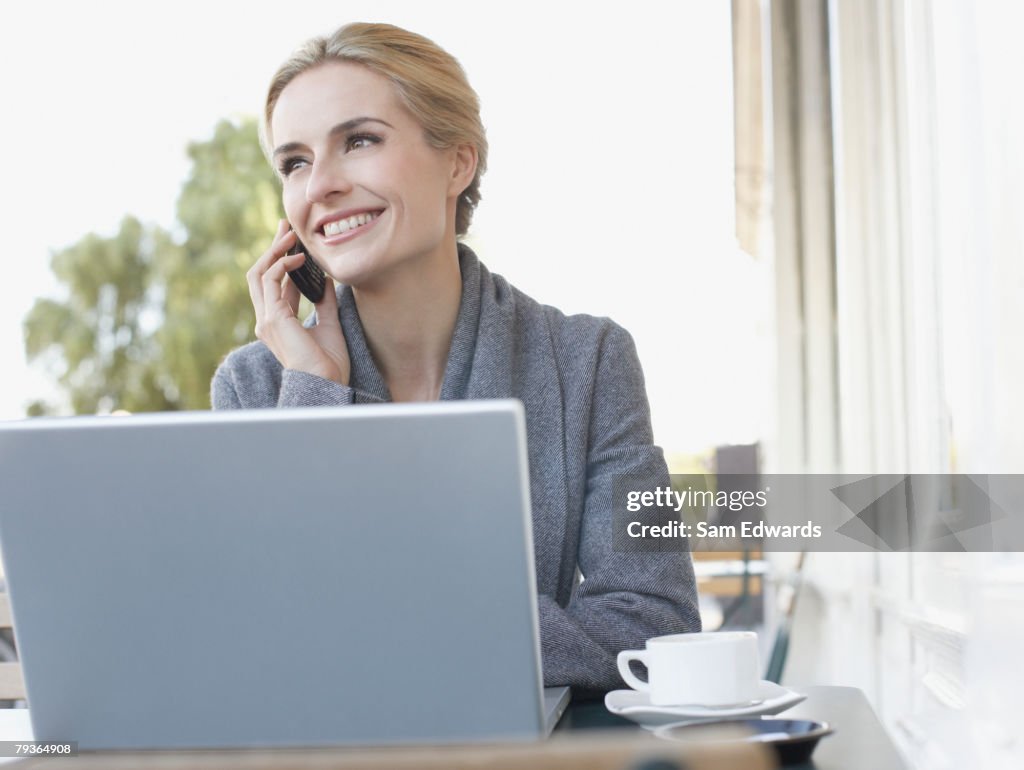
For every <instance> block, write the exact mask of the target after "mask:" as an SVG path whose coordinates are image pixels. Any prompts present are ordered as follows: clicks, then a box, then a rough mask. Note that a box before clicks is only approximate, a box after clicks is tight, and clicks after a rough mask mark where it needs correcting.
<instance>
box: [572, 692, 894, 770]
mask: <svg viewBox="0 0 1024 770" xmlns="http://www.w3.org/2000/svg"><path fill="white" fill-rule="evenodd" d="M790 689H793V690H796V691H797V692H802V693H806V694H807V700H805V701H803V702H802V703H798V704H797V705H796V706H793V707H792V708H790V709H787V710H786V711H783V712H781V713H780V714H778V715H777V716H778V718H779V719H813V720H815V721H817V722H828V723H829V725H831V727H832V729H833V730H834V732H833V733H832V734H831V735H827V736H825V737H824V738H822V739H821V742H820V743H819V744H818V747H817V748H816V749H815V750H814V755H813V756H812V758H811V761H810V762H806V763H804V764H800V765H787V768H792V769H793V770H854V768H856V769H857V770H860V769H861V768H865V769H866V768H870V770H906V768H907V764H906V762H904V760H903V758H902V757H901V756H900V754H899V752H898V751H897V750H896V747H895V745H894V744H893V742H892V739H891V738H890V737H889V734H888V733H887V732H886V730H885V728H884V727H882V723H881V722H880V721H879V720H878V717H877V716H876V715H875V712H874V709H872V708H871V704H869V703H868V701H867V698H865V697H864V693H863V692H861V691H860V690H858V689H857V688H855V687H832V686H814V687H791V688H790ZM601 728H605V729H607V728H622V729H632V730H640V729H643V728H640V727H638V726H637V725H636V723H635V722H631V721H629V720H628V719H624V718H622V717H619V716H616V715H615V714H612V713H610V712H609V711H608V710H607V709H606V708H605V707H604V701H603V700H592V701H582V702H580V701H575V700H574V701H573V702H572V703H571V704H570V705H569V708H568V709H566V712H565V715H564V716H563V717H562V719H561V720H559V722H558V725H557V726H556V727H555V730H556V732H560V731H564V730H591V729H601Z"/></svg>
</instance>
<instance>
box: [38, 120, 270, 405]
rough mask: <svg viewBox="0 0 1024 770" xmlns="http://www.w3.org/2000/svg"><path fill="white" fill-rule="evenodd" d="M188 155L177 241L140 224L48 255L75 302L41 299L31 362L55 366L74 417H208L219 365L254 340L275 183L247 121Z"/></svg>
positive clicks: (128, 220) (223, 127)
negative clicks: (202, 413)
mask: <svg viewBox="0 0 1024 770" xmlns="http://www.w3.org/2000/svg"><path fill="white" fill-rule="evenodd" d="M188 154H189V157H190V159H191V161H192V168H191V171H190V174H189V178H188V179H187V181H186V182H185V185H184V187H183V188H182V191H181V194H180V196H179V198H178V204H177V215H178V223H179V225H180V231H176V237H175V236H172V234H171V233H169V232H167V231H166V230H163V229H162V228H160V227H156V226H147V225H144V224H143V223H141V222H139V221H138V220H137V219H136V218H135V217H132V216H126V217H125V218H124V219H123V220H122V222H121V226H120V229H119V231H118V232H117V233H116V234H115V235H114V236H112V237H102V236H99V235H95V234H89V235H86V236H85V237H84V238H82V239H81V240H80V241H78V242H77V243H75V244H74V245H72V246H71V247H69V248H67V249H64V250H63V251H60V252H58V253H56V254H54V255H53V258H52V269H53V271H54V273H55V274H56V276H57V278H58V279H59V280H60V281H61V283H63V284H64V286H65V287H66V289H67V298H66V299H64V300H56V299H49V298H47V299H40V300H37V301H36V303H35V304H34V306H33V307H32V309H31V311H30V312H29V314H28V316H27V317H26V319H25V323H24V331H25V349H26V353H27V355H28V358H29V360H30V361H35V360H42V361H45V362H46V363H47V364H48V365H49V368H50V369H51V370H52V371H53V372H54V374H55V376H56V377H57V379H58V382H59V383H60V385H61V387H62V388H63V389H64V390H65V391H66V393H67V395H68V397H69V399H70V402H71V406H72V409H73V410H74V412H76V413H95V412H105V411H111V410H114V409H125V410H127V411H131V412H146V411H167V410H175V409H206V408H209V405H210V401H209V384H210V378H211V377H212V376H213V372H214V369H215V368H216V367H217V364H218V363H219V362H220V360H221V358H223V356H224V355H225V354H226V353H227V352H228V351H229V350H230V349H232V348H233V347H236V346H238V345H240V344H243V343H245V342H248V341H250V340H251V339H252V338H253V337H252V329H253V314H252V305H251V303H250V300H249V293H248V288H247V286H246V282H245V271H246V270H247V269H248V268H249V266H250V265H251V264H252V263H253V262H254V261H255V260H256V258H257V256H258V255H259V254H260V253H262V252H263V250H264V249H265V248H266V245H267V244H268V243H269V242H270V240H271V238H272V237H273V233H274V229H275V227H276V223H277V220H278V219H279V218H280V217H281V216H282V214H281V209H280V202H279V201H280V197H279V193H278V186H277V181H276V177H275V176H274V173H273V172H272V170H271V169H270V166H269V165H268V164H267V162H266V160H265V158H264V157H263V154H262V151H261V150H260V147H259V143H258V141H257V138H256V127H255V123H254V122H253V121H251V120H250V121H244V122H242V123H239V124H236V123H231V122H228V121H222V122H221V123H220V124H218V126H217V127H216V130H215V132H214V135H213V137H212V138H211V139H209V140H208V141H204V142H196V143H193V144H191V145H190V146H189V148H188ZM50 411H52V407H50V406H49V405H46V404H42V403H39V402H37V403H35V404H33V405H32V406H30V407H29V414H30V415H32V414H43V413H47V412H50Z"/></svg>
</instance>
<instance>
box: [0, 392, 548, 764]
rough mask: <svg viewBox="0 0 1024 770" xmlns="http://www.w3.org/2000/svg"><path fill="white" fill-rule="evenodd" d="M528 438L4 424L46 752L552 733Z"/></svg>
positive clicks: (261, 424) (84, 420)
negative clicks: (49, 743)
mask: <svg viewBox="0 0 1024 770" xmlns="http://www.w3.org/2000/svg"><path fill="white" fill-rule="evenodd" d="M525 437H526V432H525V423H524V417H523V410H522V405H521V404H519V402H517V401H467V402H451V403H432V404H416V405H384V406H359V407H355V408H353V407H339V408H316V409H281V410H253V411H234V412H216V413H211V412H194V413H177V414H153V415H137V416H131V417H123V418H112V417H81V418H68V419H37V420H29V421H23V422H17V423H6V424H0V488H2V490H3V493H2V496H0V545H2V551H3V559H4V565H5V571H6V577H7V582H8V587H9V590H10V593H11V604H12V612H13V615H14V625H15V632H16V635H17V642H18V646H19V651H20V656H21V660H22V666H23V670H24V676H25V684H26V689H27V693H28V698H29V706H30V708H31V713H32V721H33V730H34V734H35V735H36V736H37V737H43V738H53V739H60V740H77V741H79V745H80V747H81V748H82V749H90V748H157V747H166V748H177V747H213V746H282V745H329V744H344V743H361V744H394V743H421V742H454V741H477V740H495V739H520V738H536V737H539V736H541V735H543V734H544V732H545V730H546V729H547V727H546V725H545V721H546V720H545V713H544V712H545V708H544V705H543V702H542V701H543V698H542V686H541V681H542V680H541V663H540V646H539V634H538V626H537V608H536V593H535V592H536V584H535V578H534V566H533V545H532V535H531V520H530V507H529V499H530V496H529V489H528V482H529V476H528V471H527V458H526V446H525V442H526V438H525ZM563 706H564V699H563Z"/></svg>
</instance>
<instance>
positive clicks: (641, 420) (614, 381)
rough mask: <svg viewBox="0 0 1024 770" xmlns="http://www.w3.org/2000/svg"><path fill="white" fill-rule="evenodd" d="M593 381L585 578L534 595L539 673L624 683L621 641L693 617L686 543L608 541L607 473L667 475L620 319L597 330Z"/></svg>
mask: <svg viewBox="0 0 1024 770" xmlns="http://www.w3.org/2000/svg"><path fill="white" fill-rule="evenodd" d="M594 382H595V384H594V395H593V399H592V404H591V416H590V424H589V438H588V451H587V480H586V496H585V502H584V510H583V518H582V522H581V526H580V540H579V550H578V555H577V560H578V565H579V570H580V572H581V573H582V575H583V578H584V579H583V582H582V583H581V584H579V585H578V586H577V587H576V590H575V591H574V592H573V594H572V597H571V599H570V600H569V602H568V604H567V605H566V606H565V607H562V606H559V604H558V603H557V602H556V601H555V600H554V599H553V598H552V597H550V596H541V597H540V622H541V630H542V647H543V656H544V680H545V683H546V684H548V685H558V684H569V685H573V686H574V687H576V688H577V689H580V690H584V691H606V690H609V689H614V688H616V687H622V686H624V685H623V682H622V679H621V678H620V676H619V674H618V670H617V667H616V663H615V660H616V656H617V654H618V652H619V651H620V650H623V649H637V648H642V647H643V644H644V641H645V640H646V639H648V638H649V637H652V636H659V635H662V634H674V633H683V632H690V631H700V629H701V625H700V614H699V612H698V609H697V590H696V582H695V580H694V575H693V565H692V562H691V559H690V554H689V551H688V550H685V544H682V546H681V547H683V548H684V550H680V551H678V552H664V551H663V552H645V551H629V552H627V551H623V550H616V549H615V548H614V547H613V528H612V524H613V516H612V485H613V482H614V481H615V480H616V479H618V478H622V477H624V476H629V477H630V480H631V483H638V484H643V485H644V486H643V488H645V489H654V488H656V487H664V486H668V485H669V476H668V469H667V467H666V465H665V460H664V456H663V454H662V451H661V449H660V448H658V447H656V446H654V443H653V434H652V431H651V422H650V411H649V407H648V402H647V394H646V390H645V387H644V379H643V372H642V370H641V367H640V361H639V359H638V357H637V354H636V348H635V346H634V344H633V340H632V338H631V337H630V335H629V334H628V332H626V331H625V330H624V329H622V328H621V327H618V326H615V325H612V326H611V328H610V329H609V330H608V332H607V334H606V335H605V336H604V339H603V341H602V343H601V349H600V354H599V360H598V365H597V372H596V376H595V381H594ZM638 515H641V516H642V515H643V514H642V513H641V514H638Z"/></svg>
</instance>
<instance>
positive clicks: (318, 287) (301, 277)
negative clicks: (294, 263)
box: [288, 236, 327, 305]
mask: <svg viewBox="0 0 1024 770" xmlns="http://www.w3.org/2000/svg"><path fill="white" fill-rule="evenodd" d="M300 251H301V252H304V253H305V255H306V261H305V262H303V263H302V267H300V268H298V269H296V270H289V271H288V275H290V276H291V278H292V281H294V282H295V285H296V286H298V287H299V291H301V292H302V294H303V295H304V296H305V297H306V299H308V300H309V301H310V302H312V303H313V304H314V305H315V304H316V303H317V302H319V301H320V300H322V299H323V298H324V287H326V286H327V276H326V275H325V274H324V271H323V268H321V267H320V265H318V264H317V263H316V260H314V259H313V255H312V254H310V253H309V249H307V248H306V247H305V246H303V245H302V241H300V240H299V239H298V237H297V236H296V238H295V245H294V246H292V247H291V248H290V249H288V253H289V254H298V253H299V252H300Z"/></svg>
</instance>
